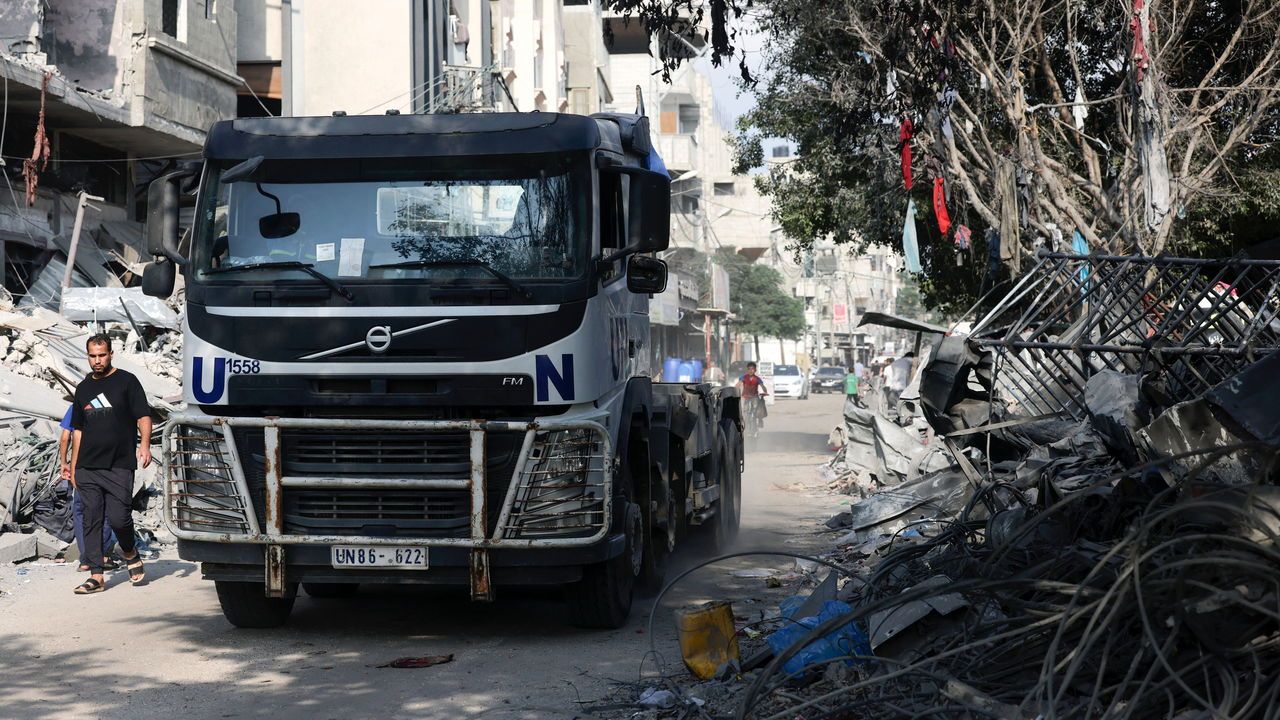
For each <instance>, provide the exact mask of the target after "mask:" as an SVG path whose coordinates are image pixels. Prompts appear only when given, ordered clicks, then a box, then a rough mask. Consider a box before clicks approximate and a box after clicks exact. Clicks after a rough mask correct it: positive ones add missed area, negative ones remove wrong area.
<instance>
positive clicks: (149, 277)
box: [142, 260, 178, 298]
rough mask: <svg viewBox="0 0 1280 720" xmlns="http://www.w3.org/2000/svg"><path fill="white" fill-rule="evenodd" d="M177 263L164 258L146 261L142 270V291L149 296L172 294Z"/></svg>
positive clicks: (159, 296)
mask: <svg viewBox="0 0 1280 720" xmlns="http://www.w3.org/2000/svg"><path fill="white" fill-rule="evenodd" d="M177 275H178V272H177V265H175V264H174V263H172V262H168V261H165V260H159V261H157V262H153V263H148V264H147V266H146V267H145V268H143V270H142V292H143V294H144V295H150V296H151V297H158V298H167V297H169V296H170V295H172V294H173V285H174V282H175V281H176V280H177V279H178V278H177Z"/></svg>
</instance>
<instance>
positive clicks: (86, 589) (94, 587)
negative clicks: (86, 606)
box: [75, 578, 107, 595]
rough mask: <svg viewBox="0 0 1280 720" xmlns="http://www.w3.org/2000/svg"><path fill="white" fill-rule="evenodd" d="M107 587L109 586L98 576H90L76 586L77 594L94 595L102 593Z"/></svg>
mask: <svg viewBox="0 0 1280 720" xmlns="http://www.w3.org/2000/svg"><path fill="white" fill-rule="evenodd" d="M106 589H107V586H106V585H103V584H102V581H100V580H98V579H97V578H89V579H88V580H85V581H84V582H82V583H80V584H79V585H77V586H76V589H75V593H76V594H77V595H92V594H94V593H100V592H102V591H103V590H106Z"/></svg>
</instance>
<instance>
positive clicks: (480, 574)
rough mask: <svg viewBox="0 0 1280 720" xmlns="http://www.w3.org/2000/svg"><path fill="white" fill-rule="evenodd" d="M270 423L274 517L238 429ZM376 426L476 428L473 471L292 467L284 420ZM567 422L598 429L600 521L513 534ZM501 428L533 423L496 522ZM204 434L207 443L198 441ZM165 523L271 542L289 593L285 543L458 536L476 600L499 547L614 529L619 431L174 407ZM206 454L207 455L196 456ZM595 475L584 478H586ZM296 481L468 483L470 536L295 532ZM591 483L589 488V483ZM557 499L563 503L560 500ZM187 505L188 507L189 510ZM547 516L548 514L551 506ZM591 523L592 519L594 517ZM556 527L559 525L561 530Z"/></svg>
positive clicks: (304, 426)
mask: <svg viewBox="0 0 1280 720" xmlns="http://www.w3.org/2000/svg"><path fill="white" fill-rule="evenodd" d="M193 426H194V427H195V428H201V429H203V430H204V431H205V432H206V433H207V435H206V436H204V437H202V438H197V439H195V440H193V439H192V438H191V437H189V436H180V435H179V433H182V432H191V430H190V428H192V427H193ZM235 428H260V429H261V430H262V432H263V440H264V448H265V462H264V467H263V471H264V472H263V475H264V494H263V503H264V508H263V510H264V512H263V518H264V522H263V523H261V524H260V523H259V522H258V514H257V512H256V511H255V507H254V504H253V499H252V498H253V496H252V494H251V493H250V492H249V484H248V482H247V481H246V479H245V472H244V465H243V464H242V462H241V461H240V456H239V449H238V448H237V445H236V442H235V438H234V436H233V433H232V431H233V429H235ZM282 429H288V430H293V429H297V430H319V431H325V430H329V431H332V430H344V431H351V430H356V431H359V430H366V431H379V430H382V431H390V432H395V431H400V432H405V431H421V432H428V433H430V432H446V431H453V432H459V431H466V432H467V433H468V435H469V448H470V452H469V468H470V470H469V473H468V474H467V476H466V477H456V478H454V477H390V478H388V477H345V476H344V477H333V476H320V475H285V474H284V467H285V465H284V463H283V458H282V454H281V430H282ZM557 431H584V432H586V433H590V434H592V435H594V436H595V438H596V441H597V442H598V443H599V444H598V447H599V452H589V453H588V455H585V456H583V457H585V458H586V465H585V469H584V470H583V471H582V472H583V473H584V477H585V476H587V475H592V474H596V473H599V476H598V477H600V482H599V483H598V487H599V488H600V490H601V494H602V498H601V502H602V507H601V510H600V511H599V512H598V513H596V512H595V511H591V514H592V515H593V516H594V515H596V514H598V517H599V520H600V521H599V522H598V527H596V528H595V531H594V532H593V533H591V534H590V535H585V536H579V537H533V538H529V537H509V535H519V534H521V531H520V530H519V528H518V527H517V525H518V523H517V522H516V517H515V516H516V515H518V513H513V508H514V506H515V505H516V503H517V499H518V497H519V496H521V494H522V493H523V497H525V498H531V497H535V496H536V493H535V492H534V491H533V490H532V488H533V486H535V485H537V484H538V483H539V482H540V477H542V476H545V475H547V474H549V473H547V472H546V471H539V470H538V463H539V462H540V461H545V460H546V458H547V457H548V456H550V455H551V454H552V453H549V452H547V450H548V448H550V447H554V446H553V445H546V446H545V447H541V448H540V449H541V452H542V454H541V456H540V457H531V455H532V454H534V453H535V445H539V443H538V442H537V441H538V437H539V435H540V434H547V435H544V437H550V436H552V435H551V434H554V433H556V432H557ZM492 432H509V433H523V435H524V437H523V442H522V443H521V446H520V450H519V454H518V455H517V457H516V461H515V464H514V467H513V469H512V473H511V481H510V484H509V485H508V487H507V491H506V495H505V498H504V500H503V504H502V507H501V508H500V510H499V516H498V521H497V523H496V524H495V526H494V530H493V532H492V534H490V533H489V532H488V529H487V527H488V512H489V508H488V507H487V504H488V503H487V494H486V489H487V487H486V482H487V479H488V478H487V477H486V475H487V467H488V466H487V453H486V446H487V439H488V435H489V434H490V433H492ZM200 444H203V445H204V446H205V447H206V449H205V450H200V449H194V450H193V449H192V447H193V446H198V445H200ZM163 447H164V451H165V464H164V465H165V467H164V474H165V503H164V518H165V523H166V525H167V526H168V527H169V529H170V531H172V532H173V534H174V536H175V537H177V538H179V539H182V540H191V541H204V542H221V543H252V544H262V545H266V546H267V547H266V588H267V594H268V595H271V596H275V597H279V596H282V595H283V594H284V593H285V548H286V546H288V545H337V544H359V545H375V546H399V545H413V546H428V547H431V546H453V547H466V548H470V549H471V553H470V583H471V594H472V597H473V599H476V600H490V599H492V589H491V587H490V582H489V553H488V551H489V549H490V548H495V547H499V548H552V547H580V546H588V545H593V544H595V543H597V542H599V541H601V540H603V539H604V538H605V536H606V535H607V534H608V531H609V521H610V518H611V517H612V510H613V507H612V506H613V471H614V462H613V452H612V447H611V443H610V441H609V433H608V431H607V430H606V429H605V427H604V426H603V425H601V424H600V423H598V422H594V421H589V420H579V421H547V422H541V421H537V422H515V421H483V420H457V421H454V420H343V419H315V418H248V417H244V418H242V417H210V416H205V415H188V414H185V413H183V414H180V415H174V416H173V417H172V418H171V419H170V422H169V424H168V427H167V428H166V429H165V433H164V446H163ZM197 456H199V457H200V460H199V462H197V461H196V459H195V458H196V457H197ZM589 485H591V486H595V485H596V484H595V483H593V482H592V483H584V484H581V485H579V486H575V487H582V488H586V487H587V486H589ZM288 488H312V489H317V488H319V489H361V490H387V489H394V490H465V491H467V492H468V494H469V496H470V523H469V533H468V536H467V537H454V538H440V537H380V536H362V535H323V534H297V533H287V532H285V528H284V490H285V489H288ZM583 492H584V493H585V492H586V491H585V490H583ZM552 506H553V507H554V503H552ZM179 514H181V517H179ZM540 517H546V515H545V514H543V515H540ZM585 529H590V525H588V526H586V527H585ZM552 534H554V533H552Z"/></svg>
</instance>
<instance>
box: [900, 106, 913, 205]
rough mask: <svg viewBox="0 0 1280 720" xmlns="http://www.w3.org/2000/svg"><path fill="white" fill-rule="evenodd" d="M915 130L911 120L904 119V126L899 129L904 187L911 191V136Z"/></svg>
mask: <svg viewBox="0 0 1280 720" xmlns="http://www.w3.org/2000/svg"><path fill="white" fill-rule="evenodd" d="M912 134H913V130H912V127H911V118H909V117H908V118H903V119H902V126H901V127H899V128H898V140H899V141H901V142H900V143H899V146H898V147H899V149H900V150H901V152H902V186H903V187H905V188H906V189H908V190H910V189H911V136H912Z"/></svg>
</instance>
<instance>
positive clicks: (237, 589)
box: [213, 580, 294, 628]
mask: <svg viewBox="0 0 1280 720" xmlns="http://www.w3.org/2000/svg"><path fill="white" fill-rule="evenodd" d="M213 584H214V587H215V588H217V591H218V604H219V605H221V606H222V614H223V615H224V616H225V617H226V618H227V622H229V623H231V624H232V625H235V626H236V627H238V628H273V627H280V626H281V625H284V624H285V622H286V621H288V620H289V613H291V612H292V611H293V601H294V596H292V595H290V596H289V597H282V598H272V597H267V595H266V592H265V588H264V587H263V584H262V583H257V582H233V581H230V580H216V581H214V583H213Z"/></svg>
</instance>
